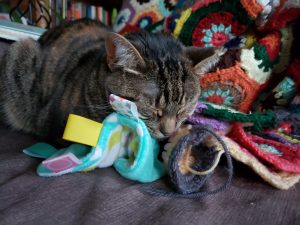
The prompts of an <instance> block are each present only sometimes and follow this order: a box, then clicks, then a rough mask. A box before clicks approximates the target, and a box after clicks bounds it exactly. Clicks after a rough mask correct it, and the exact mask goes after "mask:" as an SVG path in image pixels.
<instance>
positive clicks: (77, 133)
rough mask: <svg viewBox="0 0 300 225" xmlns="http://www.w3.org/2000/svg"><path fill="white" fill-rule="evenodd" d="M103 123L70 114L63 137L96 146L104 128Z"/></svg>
mask: <svg viewBox="0 0 300 225" xmlns="http://www.w3.org/2000/svg"><path fill="white" fill-rule="evenodd" d="M102 126H103V125H102V123H98V122H95V121H93V120H90V119H87V118H84V117H82V116H77V115H74V114H70V115H69V118H68V121H67V125H66V128H65V131H64V135H63V139H65V140H68V141H72V142H77V143H80V144H85V145H90V146H96V145H97V142H98V138H99V135H100V132H101V129H102Z"/></svg>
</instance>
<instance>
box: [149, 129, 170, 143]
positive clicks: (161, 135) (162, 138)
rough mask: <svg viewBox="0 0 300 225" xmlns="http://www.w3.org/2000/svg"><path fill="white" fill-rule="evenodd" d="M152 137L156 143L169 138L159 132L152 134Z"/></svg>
mask: <svg viewBox="0 0 300 225" xmlns="http://www.w3.org/2000/svg"><path fill="white" fill-rule="evenodd" d="M152 135H153V137H155V138H156V139H157V140H158V141H163V140H165V139H167V138H169V136H167V135H164V134H163V133H162V132H160V131H156V132H155V133H154V134H152Z"/></svg>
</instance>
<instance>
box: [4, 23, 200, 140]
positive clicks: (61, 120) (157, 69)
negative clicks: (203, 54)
mask: <svg viewBox="0 0 300 225" xmlns="http://www.w3.org/2000/svg"><path fill="white" fill-rule="evenodd" d="M108 31H109V30H108V29H107V28H105V27H104V26H103V25H102V24H100V23H98V22H95V21H90V20H80V21H75V22H71V23H69V24H65V25H63V26H61V27H58V28H55V29H53V30H50V31H48V32H47V33H45V34H44V35H43V36H42V37H41V38H40V40H39V41H37V42H36V41H34V40H31V39H28V40H23V41H19V42H16V43H14V44H12V45H11V47H10V48H9V50H8V51H7V52H6V55H5V57H4V59H3V61H2V62H1V68H0V69H1V70H0V76H1V79H0V93H1V111H2V114H3V116H4V118H3V120H4V121H5V122H6V123H7V124H8V125H10V126H11V127H12V128H14V129H17V130H22V131H25V132H29V133H34V134H37V135H41V136H51V137H60V136H61V135H62V132H63V128H64V125H65V122H66V118H67V116H68V114H69V113H75V114H78V115H82V116H85V117H88V118H91V119H93V120H97V121H101V120H103V118H105V116H107V115H108V114H109V113H110V112H112V109H111V107H110V106H109V103H108V95H109V94H110V93H113V94H116V95H119V96H123V97H125V98H127V99H130V100H132V101H135V102H136V104H137V106H138V110H139V113H140V116H141V118H142V119H143V120H144V121H145V123H146V125H147V126H148V128H149V130H150V131H151V132H152V133H153V134H154V135H155V136H156V137H164V136H166V135H170V134H171V133H172V132H174V131H175V129H177V128H178V127H179V125H180V124H181V123H182V122H183V121H184V120H185V119H186V118H187V116H188V115H189V114H191V113H192V112H193V110H194V107H195V104H196V101H197V99H198V96H199V94H200V90H199V85H198V78H197V76H196V75H195V74H194V72H193V63H192V61H191V60H189V59H188V58H187V55H188V54H187V52H186V48H185V47H183V46H182V45H181V44H180V43H179V42H178V41H176V40H175V39H174V38H172V37H170V36H166V35H162V34H157V35H153V34H152V35H150V34H147V33H132V34H130V35H127V37H126V38H127V39H124V38H123V39H122V38H119V39H120V42H119V41H118V40H117V39H118V36H117V35H115V36H114V37H115V39H116V40H117V41H115V40H114V41H115V42H112V43H115V45H116V46H115V47H114V48H115V49H116V51H115V52H114V53H113V54H112V57H113V58H111V56H110V53H109V51H110V47H109V46H108V44H107V43H108V42H109V41H106V40H107V39H106V40H105V37H107V34H108ZM125 42H128V43H130V44H128V43H127V44H126V43H125ZM122 43H125V45H123V44H122ZM105 46H106V48H105ZM107 46H108V47H107ZM122 48H128V49H125V51H124V49H122ZM125 53H126V54H125ZM137 53H139V54H138V55H139V56H138V57H137V58H135V56H134V55H133V54H137ZM118 54H123V55H122V57H121V58H120V57H119V58H118ZM114 57H115V58H114ZM126 57H127V58H126ZM132 57H133V58H132ZM133 59H134V60H133ZM110 61H111V62H110ZM129 62H130V63H129ZM141 62H142V63H141ZM111 63H112V64H113V65H115V67H113V65H111Z"/></svg>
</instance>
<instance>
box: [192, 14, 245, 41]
mask: <svg viewBox="0 0 300 225" xmlns="http://www.w3.org/2000/svg"><path fill="white" fill-rule="evenodd" d="M241 31H244V27H243V26H242V25H240V24H238V22H237V21H234V19H233V15H232V14H231V13H229V12H223V13H211V14H210V15H209V16H207V17H205V18H203V19H202V20H200V21H199V23H198V26H197V27H196V28H195V30H194V32H193V34H192V36H193V40H192V44H193V45H195V46H201V47H212V46H214V47H218V46H221V45H223V44H225V43H226V42H228V41H230V40H231V39H233V38H235V36H236V35H238V34H240V32H241Z"/></svg>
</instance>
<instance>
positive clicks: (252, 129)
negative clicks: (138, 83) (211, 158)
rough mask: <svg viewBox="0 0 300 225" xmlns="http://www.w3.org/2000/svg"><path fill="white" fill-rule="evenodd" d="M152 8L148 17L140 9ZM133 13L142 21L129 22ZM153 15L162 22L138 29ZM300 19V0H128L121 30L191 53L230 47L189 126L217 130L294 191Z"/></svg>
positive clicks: (257, 167)
mask: <svg viewBox="0 0 300 225" xmlns="http://www.w3.org/2000/svg"><path fill="white" fill-rule="evenodd" d="M150 2H151V3H150ZM147 4H149V5H150V4H152V6H151V7H149V8H147V10H146V11H147V12H146V11H143V10H136V9H138V8H139V7H140V8H139V9H142V8H141V7H142V6H143V5H147ZM162 5H164V7H165V8H168V10H161V9H162V8H163V7H161V6H162ZM129 8H130V10H131V12H133V11H135V12H137V11H138V12H139V13H138V16H137V14H130V16H128V17H126V19H124V13H125V12H127V11H128V9H129ZM162 12H164V13H162ZM150 14H152V15H154V14H156V15H157V14H159V15H160V16H156V17H155V18H154V17H151V18H152V19H151V22H149V23H147V24H146V23H143V24H144V25H143V26H141V23H140V22H137V21H142V20H143V18H144V19H146V18H149V15H150ZM137 17H138V18H139V19H137ZM299 18H300V4H299V1H297V0H264V1H262V0H254V1H246V0H201V1H200V0H189V1H184V0H177V1H137V0H126V1H124V4H123V8H122V9H121V12H120V14H119V16H118V18H117V22H116V26H115V31H117V32H120V33H122V34H124V33H127V32H129V31H133V30H136V29H145V30H148V31H150V32H166V33H170V34H172V35H173V36H174V37H176V38H178V39H179V40H181V42H182V43H183V44H185V45H187V46H191V45H193V46H198V47H219V46H225V47H226V48H228V50H227V52H226V53H225V54H224V55H223V56H222V58H221V60H220V62H219V63H218V64H217V65H216V66H215V67H214V68H212V70H211V71H210V72H209V73H207V74H204V75H203V76H201V77H200V79H199V85H200V86H201V89H202V92H201V96H200V99H199V104H198V107H197V109H196V111H195V113H194V115H193V116H191V117H190V118H189V122H190V123H191V124H193V125H201V126H205V127H211V128H212V129H214V131H216V132H217V133H218V134H219V135H221V137H222V139H223V141H224V142H225V143H226V145H227V147H228V150H229V152H230V154H231V156H232V157H233V158H234V159H235V160H237V161H240V162H242V163H244V164H246V165H248V166H249V167H251V168H252V169H253V170H254V171H255V172H256V173H257V174H258V175H259V176H261V177H262V178H263V179H264V180H265V181H267V182H268V183H269V184H271V185H272V186H274V187H276V188H279V189H288V188H290V187H292V186H293V185H294V184H295V183H297V182H298V181H299V179H300V171H299V166H300V115H299V113H300V106H299V103H300V92H299V85H300V55H299V52H300V51H299V50H300V47H299V40H300V39H299V35H300V19H299ZM148 21H150V20H148ZM121 27H122V29H120V28H121ZM297 40H298V41H297ZM183 193H184V191H183Z"/></svg>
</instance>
